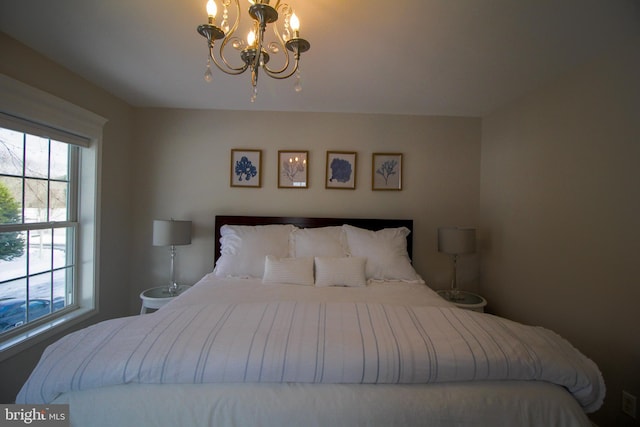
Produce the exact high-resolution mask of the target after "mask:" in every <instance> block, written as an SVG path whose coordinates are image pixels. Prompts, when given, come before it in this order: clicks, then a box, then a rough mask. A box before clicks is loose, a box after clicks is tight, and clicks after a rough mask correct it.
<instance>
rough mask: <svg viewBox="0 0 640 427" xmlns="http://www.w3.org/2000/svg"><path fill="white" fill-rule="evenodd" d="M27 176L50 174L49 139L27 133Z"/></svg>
mask: <svg viewBox="0 0 640 427" xmlns="http://www.w3.org/2000/svg"><path fill="white" fill-rule="evenodd" d="M26 140H27V141H26V143H27V149H26V155H25V169H24V174H25V176H30V177H34V178H47V177H48V176H49V140H48V139H45V138H41V137H39V136H33V135H29V134H27V137H26Z"/></svg>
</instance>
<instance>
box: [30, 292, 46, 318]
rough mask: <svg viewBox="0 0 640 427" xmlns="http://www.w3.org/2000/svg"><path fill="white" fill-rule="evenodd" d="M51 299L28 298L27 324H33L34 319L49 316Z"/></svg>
mask: <svg viewBox="0 0 640 427" xmlns="http://www.w3.org/2000/svg"><path fill="white" fill-rule="evenodd" d="M51 312H52V307H51V298H50V297H49V296H46V297H44V298H30V299H29V313H28V319H29V322H33V321H34V320H36V319H39V318H41V317H42V316H46V315H47V314H51Z"/></svg>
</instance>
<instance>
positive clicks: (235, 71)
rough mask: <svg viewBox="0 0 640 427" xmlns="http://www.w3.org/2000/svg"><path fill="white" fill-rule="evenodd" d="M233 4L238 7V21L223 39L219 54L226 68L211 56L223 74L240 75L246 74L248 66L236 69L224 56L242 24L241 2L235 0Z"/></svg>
mask: <svg viewBox="0 0 640 427" xmlns="http://www.w3.org/2000/svg"><path fill="white" fill-rule="evenodd" d="M233 2H234V3H235V6H236V7H235V9H236V19H235V20H234V21H233V25H232V26H231V28H230V29H229V31H228V32H227V34H225V36H224V38H223V39H222V42H221V43H220V49H218V54H219V55H220V59H221V60H222V63H223V64H224V66H223V65H222V64H220V63H219V62H218V61H217V60H216V58H215V57H214V56H213V54H211V57H212V58H213V62H214V63H215V64H216V66H217V67H218V68H219V69H220V70H221V71H222V72H224V73H227V74H231V75H238V74H242V73H244V72H245V71H246V70H247V64H244V65H242V66H240V67H234V66H233V65H231V64H230V63H229V61H227V58H226V56H225V55H224V51H225V48H226V47H227V44H228V43H229V41H230V40H231V39H232V38H233V34H234V33H235V32H236V30H237V29H238V25H239V24H240V3H239V0H233ZM225 67H226V69H225Z"/></svg>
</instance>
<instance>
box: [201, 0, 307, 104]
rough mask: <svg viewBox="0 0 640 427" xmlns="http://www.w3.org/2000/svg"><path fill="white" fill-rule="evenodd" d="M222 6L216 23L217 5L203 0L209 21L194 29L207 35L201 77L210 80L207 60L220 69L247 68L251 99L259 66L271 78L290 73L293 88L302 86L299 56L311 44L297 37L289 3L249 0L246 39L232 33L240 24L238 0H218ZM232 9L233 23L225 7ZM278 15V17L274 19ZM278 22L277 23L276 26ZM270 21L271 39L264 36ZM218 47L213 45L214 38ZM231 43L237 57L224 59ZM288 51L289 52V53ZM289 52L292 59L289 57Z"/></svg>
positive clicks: (238, 71)
mask: <svg viewBox="0 0 640 427" xmlns="http://www.w3.org/2000/svg"><path fill="white" fill-rule="evenodd" d="M221 1H222V6H223V12H222V19H221V21H220V24H219V25H217V24H216V20H215V17H216V13H217V6H216V3H215V2H214V1H213V0H209V1H208V2H207V14H208V15H209V22H208V23H207V24H202V25H199V26H198V33H200V35H202V36H203V37H204V38H206V39H207V45H208V47H209V56H208V58H207V67H206V70H205V73H204V79H205V80H206V81H207V82H210V81H211V80H212V79H213V73H212V72H211V61H213V63H214V64H215V65H216V66H217V67H218V68H219V69H220V70H221V71H223V72H225V73H226V74H231V75H239V74H242V73H244V72H245V71H247V70H249V71H250V72H251V102H255V100H256V97H257V95H258V72H259V70H260V69H262V70H263V71H264V73H265V74H266V75H268V76H269V77H273V78H274V79H287V78H289V77H291V76H293V75H294V74H295V75H296V82H295V85H294V88H295V90H296V92H300V91H301V90H302V84H301V81H300V68H299V64H300V56H301V55H302V53H303V52H306V51H308V50H309V48H310V47H311V45H310V44H309V42H308V41H307V40H305V39H303V38H300V21H299V19H298V17H297V16H296V14H295V13H294V12H293V9H292V8H291V6H289V5H288V4H285V3H280V0H276V1H275V6H271V5H269V2H270V0H249V3H250V6H249V16H250V17H251V18H252V19H253V22H252V24H251V29H250V30H249V33H248V35H247V38H246V40H243V39H241V38H239V37H237V36H236V35H235V33H236V30H237V29H238V25H239V24H240V4H239V0H221ZM232 4H233V6H232V9H233V10H235V12H234V13H233V15H234V16H235V19H233V24H231V25H230V19H229V8H230V5H232ZM279 16H282V18H283V19H282V20H281V21H278V18H279ZM278 22H280V23H281V26H278ZM271 23H273V24H274V25H273V32H274V34H275V36H274V37H273V40H272V41H267V40H266V39H265V31H266V29H267V24H271ZM220 39H222V41H221V42H220V43H219V48H218V49H214V43H215V41H216V40H220ZM228 46H231V47H232V48H233V49H235V50H236V51H237V52H239V54H240V59H241V61H240V60H236V63H235V64H234V63H233V62H234V61H233V60H230V58H229V59H228V58H227V57H226V56H225V52H227V53H228V49H227V47H228ZM290 52H291V53H290ZM291 56H293V61H292V60H291ZM272 57H273V58H274V59H275V58H279V59H278V61H275V60H274V61H272V64H273V63H274V62H279V63H277V64H276V65H275V66H273V68H272V67H270V66H269V65H268V64H269V61H270V60H271V59H272Z"/></svg>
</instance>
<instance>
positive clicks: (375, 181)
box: [371, 153, 402, 191]
mask: <svg viewBox="0 0 640 427" xmlns="http://www.w3.org/2000/svg"><path fill="white" fill-rule="evenodd" d="M371 164H372V170H371V189H372V190H382V191H385V190H388V191H400V190H402V153H373V155H372V162H371Z"/></svg>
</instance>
